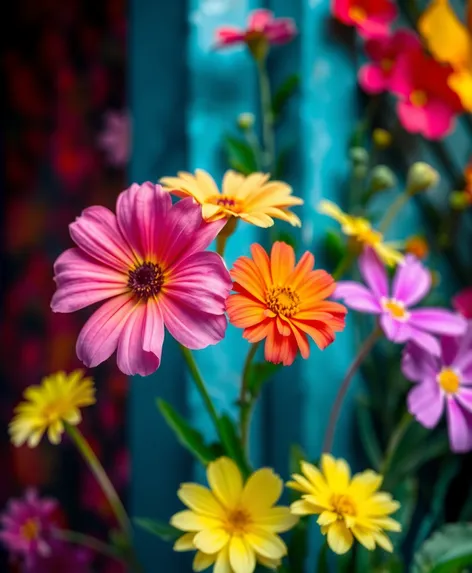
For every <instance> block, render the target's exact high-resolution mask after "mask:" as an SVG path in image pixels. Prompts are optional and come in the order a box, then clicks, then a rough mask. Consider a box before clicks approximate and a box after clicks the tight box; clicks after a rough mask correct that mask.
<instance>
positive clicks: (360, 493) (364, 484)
mask: <svg viewBox="0 0 472 573" xmlns="http://www.w3.org/2000/svg"><path fill="white" fill-rule="evenodd" d="M382 481H383V477H382V476H381V475H380V474H378V473H376V472H374V471H372V470H366V471H364V472H362V473H358V474H356V475H355V476H354V477H353V478H352V481H351V485H350V486H349V495H351V496H352V497H354V498H356V499H367V498H368V497H370V496H371V495H372V494H373V493H374V492H376V491H377V490H378V489H379V487H380V486H381V485H382Z"/></svg>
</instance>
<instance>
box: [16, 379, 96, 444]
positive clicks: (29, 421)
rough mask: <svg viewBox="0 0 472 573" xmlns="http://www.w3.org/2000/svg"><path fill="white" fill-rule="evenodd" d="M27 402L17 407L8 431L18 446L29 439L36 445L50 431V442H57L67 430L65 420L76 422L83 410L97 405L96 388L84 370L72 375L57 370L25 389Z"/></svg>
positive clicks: (29, 442)
mask: <svg viewBox="0 0 472 573" xmlns="http://www.w3.org/2000/svg"><path fill="white" fill-rule="evenodd" d="M24 398H25V400H26V401H25V402H21V403H20V404H18V406H17V407H16V408H15V417H14V418H13V420H12V422H11V423H10V427H9V432H10V436H11V441H12V443H13V444H14V445H15V446H21V445H22V444H24V443H25V442H28V446H30V447H31V448H34V447H35V446H37V445H38V444H39V442H40V440H41V438H42V437H43V434H44V432H46V431H47V433H48V438H49V441H50V442H52V443H53V444H58V443H59V442H60V441H61V436H62V434H63V432H64V422H67V423H68V424H71V425H74V426H75V425H77V424H78V423H79V422H80V420H81V419H82V418H81V415H80V409H79V408H83V407H84V406H90V405H91V404H95V388H94V386H93V381H92V379H91V378H84V377H83V371H82V370H75V371H74V372H72V373H71V374H68V375H67V374H66V373H65V372H57V373H56V374H51V376H46V377H45V378H43V380H42V382H41V384H39V385H36V386H29V387H28V388H26V390H25V392H24Z"/></svg>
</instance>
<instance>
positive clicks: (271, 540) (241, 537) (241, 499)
mask: <svg viewBox="0 0 472 573" xmlns="http://www.w3.org/2000/svg"><path fill="white" fill-rule="evenodd" d="M207 479H208V483H209V485H210V489H208V488H206V487H203V486H201V485H198V484H194V483H185V484H182V485H181V487H180V489H179V491H178V496H179V498H180V499H181V500H182V502H183V503H184V504H185V505H186V506H187V507H188V508H189V509H188V510H185V511H181V512H179V513H176V514H175V515H174V516H173V517H172V519H171V524H172V525H173V526H174V527H176V528H178V529H181V530H182V531H185V532H187V533H185V534H184V535H183V536H182V537H180V538H179V539H178V540H177V541H176V543H175V546H174V549H175V550H176V551H190V550H197V553H196V555H195V559H194V561H193V570H194V571H203V570H204V569H206V568H207V567H210V566H212V565H214V571H215V572H223V571H224V572H226V573H253V571H254V569H255V568H256V565H257V564H258V563H259V564H261V565H264V566H266V567H269V568H271V569H276V568H277V567H278V566H279V565H280V563H281V559H282V557H283V556H284V555H286V553H287V547H286V545H285V543H284V542H283V541H282V539H281V538H280V537H279V536H278V535H277V533H281V532H283V531H288V530H289V529H291V528H292V527H293V526H294V525H295V524H296V523H297V521H298V518H297V517H296V516H294V515H292V514H291V513H290V509H289V508H288V507H282V506H275V507H274V504H275V503H276V502H277V501H278V499H279V497H280V495H281V494H282V489H283V482H282V480H281V479H280V478H279V477H278V476H277V475H276V474H275V473H274V472H273V471H272V470H271V469H269V468H262V469H260V470H257V471H256V472H254V473H253V474H252V475H251V476H250V477H249V478H248V480H247V481H246V483H245V484H244V483H243V479H242V477H241V472H240V471H239V469H238V467H237V465H236V464H235V463H234V462H233V461H232V460H231V459H229V458H226V457H223V458H219V459H218V460H216V461H214V462H211V463H210V464H209V465H208V468H207Z"/></svg>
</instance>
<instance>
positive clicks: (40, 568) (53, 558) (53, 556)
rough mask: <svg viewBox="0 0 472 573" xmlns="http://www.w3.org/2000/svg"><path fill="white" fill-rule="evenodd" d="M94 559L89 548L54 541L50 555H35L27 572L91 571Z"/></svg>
mask: <svg viewBox="0 0 472 573" xmlns="http://www.w3.org/2000/svg"><path fill="white" fill-rule="evenodd" d="M92 560H93V555H92V553H91V551H90V550H88V549H84V548H83V547H77V546H74V545H70V544H68V543H64V542H61V541H53V542H52V545H51V552H50V553H49V555H46V556H43V555H35V556H34V557H33V558H32V559H31V562H30V563H29V564H28V566H27V568H26V571H25V573H90V571H92V570H93V569H92Z"/></svg>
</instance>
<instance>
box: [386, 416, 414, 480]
mask: <svg viewBox="0 0 472 573" xmlns="http://www.w3.org/2000/svg"><path fill="white" fill-rule="evenodd" d="M412 421H413V416H411V414H409V413H408V412H405V414H404V415H403V417H402V418H401V420H400V422H399V423H398V425H397V427H396V428H395V430H394V432H393V434H392V435H391V437H390V440H389V443H388V446H387V450H386V452H385V457H384V460H383V462H382V465H381V466H380V473H381V474H382V475H383V476H386V475H387V472H388V470H389V469H390V466H391V464H392V460H393V457H394V456H395V452H396V451H397V448H398V446H399V444H400V442H401V441H402V439H403V436H404V435H405V433H406V431H407V430H408V428H409V427H410V424H411V423H412Z"/></svg>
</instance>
